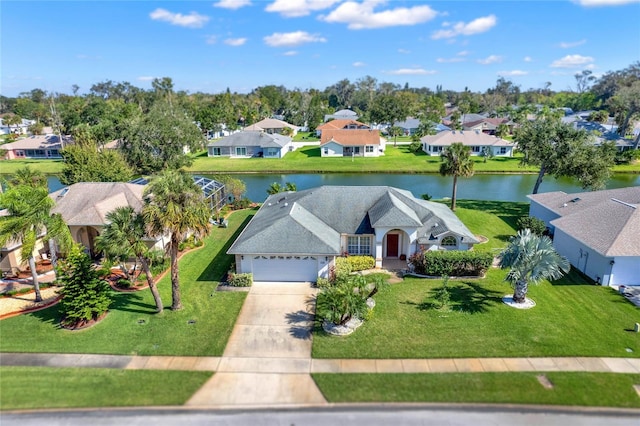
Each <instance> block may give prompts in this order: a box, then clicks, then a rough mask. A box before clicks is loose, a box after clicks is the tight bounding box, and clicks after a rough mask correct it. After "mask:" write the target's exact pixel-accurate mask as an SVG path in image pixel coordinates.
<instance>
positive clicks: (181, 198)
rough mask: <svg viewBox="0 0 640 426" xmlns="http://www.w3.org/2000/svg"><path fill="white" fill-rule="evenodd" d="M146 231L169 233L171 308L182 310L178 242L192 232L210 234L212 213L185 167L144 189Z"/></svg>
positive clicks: (143, 213) (159, 178)
mask: <svg viewBox="0 0 640 426" xmlns="http://www.w3.org/2000/svg"><path fill="white" fill-rule="evenodd" d="M142 215H143V217H144V222H145V224H146V228H147V234H148V235H149V236H151V237H159V236H163V235H168V236H169V247H168V251H169V255H170V257H171V297H172V299H173V300H172V303H171V309H173V310H178V309H182V301H181V300H180V280H179V278H178V245H179V244H180V243H181V242H182V240H183V239H184V238H185V237H186V236H187V235H189V234H192V235H194V236H196V237H201V236H204V235H207V234H208V233H209V217H210V216H211V212H210V210H209V207H208V206H207V203H206V201H205V199H204V195H203V193H202V190H201V189H200V188H199V187H198V186H197V185H196V184H195V183H194V182H193V179H192V177H191V176H190V175H189V174H187V173H185V172H184V171H182V170H165V171H164V172H162V174H160V175H159V176H158V177H156V178H155V179H152V180H151V182H150V183H149V185H148V186H147V188H146V189H145V206H144V207H143V210H142Z"/></svg>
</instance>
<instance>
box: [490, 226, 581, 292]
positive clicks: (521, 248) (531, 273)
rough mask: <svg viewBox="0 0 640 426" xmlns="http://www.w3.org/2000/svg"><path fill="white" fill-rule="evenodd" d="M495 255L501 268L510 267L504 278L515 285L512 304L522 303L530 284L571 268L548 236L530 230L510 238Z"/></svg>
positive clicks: (561, 273)
mask: <svg viewBox="0 0 640 426" xmlns="http://www.w3.org/2000/svg"><path fill="white" fill-rule="evenodd" d="M498 258H499V262H500V263H499V266H500V268H501V269H505V268H509V273H508V274H507V277H506V278H505V280H506V281H508V282H510V283H511V284H512V285H513V287H514V293H513V301H514V302H515V303H524V302H525V299H526V296H527V290H528V288H529V283H533V284H537V283H539V282H540V281H542V280H545V279H548V280H556V279H558V278H560V277H562V275H564V274H566V273H568V272H569V270H570V269H571V265H570V264H569V261H568V260H567V259H566V258H565V257H563V256H560V255H559V254H558V253H557V252H556V251H555V249H554V248H553V243H552V242H551V239H550V238H549V237H547V236H544V235H543V236H539V235H535V234H534V233H532V232H531V231H530V230H529V229H525V230H522V231H518V234H517V235H516V236H514V237H511V240H510V241H509V245H508V246H507V247H506V248H505V249H504V250H503V251H502V252H501V253H500V255H499V256H498Z"/></svg>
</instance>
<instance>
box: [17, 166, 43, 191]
mask: <svg viewBox="0 0 640 426" xmlns="http://www.w3.org/2000/svg"><path fill="white" fill-rule="evenodd" d="M47 184H48V183H47V177H46V176H45V175H44V173H42V172H41V171H39V170H34V169H32V168H31V167H29V166H25V167H22V168H21V169H18V170H16V172H15V174H14V175H13V176H11V178H10V179H9V185H10V186H28V187H30V188H47Z"/></svg>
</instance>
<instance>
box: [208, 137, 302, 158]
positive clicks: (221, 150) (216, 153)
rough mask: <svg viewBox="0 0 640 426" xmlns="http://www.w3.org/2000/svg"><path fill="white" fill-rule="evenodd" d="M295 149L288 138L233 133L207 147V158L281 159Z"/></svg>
mask: <svg viewBox="0 0 640 426" xmlns="http://www.w3.org/2000/svg"><path fill="white" fill-rule="evenodd" d="M295 149H296V146H295V145H294V144H293V142H292V139H291V138H290V137H289V136H283V135H280V134H277V133H274V134H269V133H264V132H253V131H242V132H238V133H234V134H232V135H229V136H227V137H225V138H222V139H220V140H217V141H214V142H212V143H210V144H209V145H207V151H208V156H209V157H231V158H250V157H264V158H282V157H284V156H285V155H286V153H287V152H291V151H294V150H295Z"/></svg>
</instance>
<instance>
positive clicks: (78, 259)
mask: <svg viewBox="0 0 640 426" xmlns="http://www.w3.org/2000/svg"><path fill="white" fill-rule="evenodd" d="M83 248H84V247H83V246H82V245H81V244H75V245H73V246H72V248H71V250H69V253H67V257H66V259H64V260H63V261H61V262H60V264H59V266H58V280H59V281H60V283H61V284H62V290H60V294H61V296H62V299H61V300H60V307H61V308H60V311H61V312H62V323H63V324H64V325H65V326H67V327H69V328H77V327H81V326H82V325H84V324H86V323H88V322H90V321H96V320H98V319H100V317H101V316H102V315H103V314H105V313H106V312H107V310H108V309H109V305H110V304H111V295H110V293H111V289H110V287H109V284H107V282H106V281H105V280H103V279H102V278H100V272H99V271H98V270H97V269H96V268H95V267H94V265H93V262H92V260H91V258H90V257H89V255H88V254H86V253H84V251H83Z"/></svg>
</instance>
